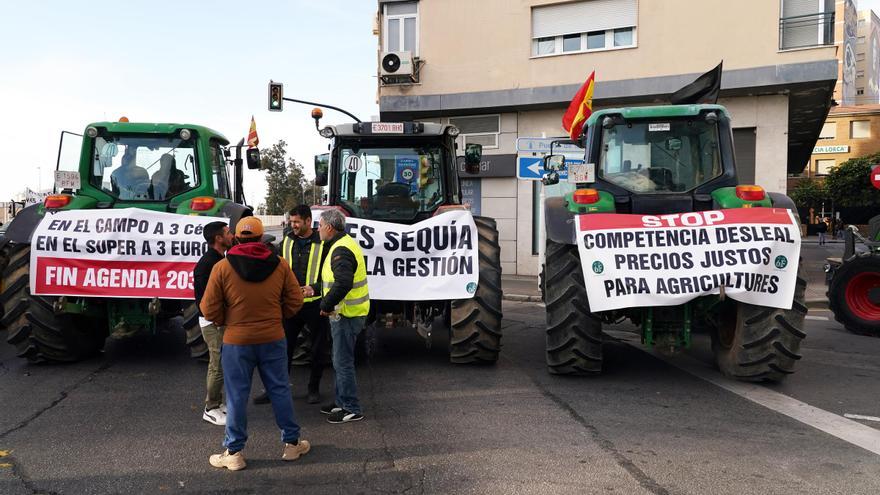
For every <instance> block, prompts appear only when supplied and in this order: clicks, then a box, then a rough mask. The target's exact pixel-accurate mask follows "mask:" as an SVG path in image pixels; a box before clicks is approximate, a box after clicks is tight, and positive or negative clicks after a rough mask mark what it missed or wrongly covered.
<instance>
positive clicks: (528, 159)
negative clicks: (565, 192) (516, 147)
mask: <svg viewBox="0 0 880 495" xmlns="http://www.w3.org/2000/svg"><path fill="white" fill-rule="evenodd" d="M565 163H566V164H581V163H584V161H583V160H576V159H571V158H568V157H566V159H565ZM545 173H546V171H545V170H544V158H543V157H540V156H520V157H518V158H517V161H516V177H517V178H518V179H523V180H541V179H543V178H544V174H545ZM566 179H568V172H567V171H566V170H561V171H560V172H559V180H566Z"/></svg>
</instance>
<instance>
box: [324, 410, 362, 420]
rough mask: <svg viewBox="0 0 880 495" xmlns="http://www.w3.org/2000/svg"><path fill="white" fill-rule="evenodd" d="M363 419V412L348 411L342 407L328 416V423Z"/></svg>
mask: <svg viewBox="0 0 880 495" xmlns="http://www.w3.org/2000/svg"><path fill="white" fill-rule="evenodd" d="M362 419H364V415H363V414H358V413H353V412H348V411H346V410H345V409H340V410H338V411H336V412H334V413H333V414H331V415H330V417H328V418H327V422H328V423H348V422H351V421H360V420H362Z"/></svg>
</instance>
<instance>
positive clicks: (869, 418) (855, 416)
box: [843, 413, 880, 423]
mask: <svg viewBox="0 0 880 495" xmlns="http://www.w3.org/2000/svg"><path fill="white" fill-rule="evenodd" d="M843 417H844V418H849V419H861V420H863V421H876V422H878V423H880V418H878V417H877V416H863V415H861V414H850V413H846V414H844V415H843Z"/></svg>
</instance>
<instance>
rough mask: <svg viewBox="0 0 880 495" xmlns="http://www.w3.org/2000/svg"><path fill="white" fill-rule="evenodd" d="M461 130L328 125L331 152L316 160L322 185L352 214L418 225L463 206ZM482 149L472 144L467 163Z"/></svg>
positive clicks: (430, 126)
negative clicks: (459, 155) (449, 207)
mask: <svg viewBox="0 0 880 495" xmlns="http://www.w3.org/2000/svg"><path fill="white" fill-rule="evenodd" d="M458 133H459V131H458V129H457V128H456V127H454V126H451V125H442V124H435V123H427V122H425V123H423V122H399V123H391V122H358V123H354V124H342V125H337V126H327V127H324V128H323V129H322V130H321V135H322V136H324V137H326V138H330V139H332V141H331V145H330V153H328V154H324V155H319V156H316V157H315V177H316V183H317V185H329V194H328V199H329V203H330V204H331V205H334V206H340V207H342V208H343V209H344V210H345V211H346V212H347V213H348V214H349V215H351V216H353V217H356V218H367V219H372V220H381V221H387V222H396V223H415V222H418V221H421V220H424V219H426V218H428V217H430V216H432V215H433V214H434V213H435V212H436V211H437V209H438V208H439V207H440V206H443V205H451V204H460V203H461V192H460V188H459V185H458V172H457V167H456V165H457V163H458V161H457V160H456V155H455V137H456V136H458ZM481 153H482V149H481V148H480V147H479V145H469V146H468V155H467V157H466V158H465V159H463V160H462V168H463V169H464V168H465V167H464V165H465V163H467V164H469V165H471V167H473V163H474V162H476V164H477V166H479V158H480V154H481Z"/></svg>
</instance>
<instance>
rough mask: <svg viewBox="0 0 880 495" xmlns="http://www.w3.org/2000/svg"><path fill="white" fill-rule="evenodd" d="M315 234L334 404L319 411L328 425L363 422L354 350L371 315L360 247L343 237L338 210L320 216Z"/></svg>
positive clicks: (343, 227)
mask: <svg viewBox="0 0 880 495" xmlns="http://www.w3.org/2000/svg"><path fill="white" fill-rule="evenodd" d="M318 232H319V233H320V235H321V240H322V241H324V253H325V254H324V260H323V261H322V263H321V287H320V290H321V293H322V294H323V297H322V299H321V314H322V315H325V316H329V317H330V335H331V337H332V339H333V370H334V371H335V372H336V401H335V402H334V403H333V404H328V405H326V406H324V407H322V408H321V412H322V413H324V414H328V415H329V417H328V418H327V421H329V422H330V423H347V422H349V421H360V420H362V419H364V415H363V414H362V412H361V405H360V401H359V400H358V396H357V378H356V376H355V368H354V348H355V343H356V342H357V336H358V334H360V333H361V331H362V330H363V329H364V324H365V323H366V319H367V315H368V314H369V313H370V295H369V288H368V287H367V268H366V262H365V260H364V254H363V252H362V251H361V247H360V245H359V244H358V243H357V241H355V240H354V238H352V237H351V236H350V235H348V234H346V233H345V217H344V216H343V215H342V213H340V212H339V210H325V211H324V212H323V213H321V221H320V222H319V224H318Z"/></svg>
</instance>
